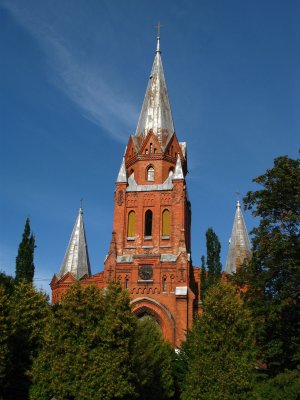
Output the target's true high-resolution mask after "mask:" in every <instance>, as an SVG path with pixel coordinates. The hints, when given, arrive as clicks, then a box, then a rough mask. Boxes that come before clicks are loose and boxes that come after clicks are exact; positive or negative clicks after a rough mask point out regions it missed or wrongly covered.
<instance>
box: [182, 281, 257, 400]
mask: <svg viewBox="0 0 300 400" xmlns="http://www.w3.org/2000/svg"><path fill="white" fill-rule="evenodd" d="M253 337H254V325H253V321H252V316H251V314H250V312H249V310H248V309H246V308H245V306H244V304H243V302H242V300H241V298H240V295H239V293H238V292H237V291H236V288H235V287H234V286H232V285H229V284H224V283H221V282H220V283H218V284H216V285H214V286H212V287H211V288H210V289H209V290H208V292H207V295H206V298H205V304H204V309H203V314H202V316H201V317H200V318H199V319H198V320H196V321H195V323H194V325H193V328H192V330H191V331H190V332H189V333H188V336H187V341H186V343H185V344H184V345H183V348H182V352H181V354H180V357H181V358H182V362H183V363H184V364H185V371H186V372H185V374H184V376H183V377H182V394H181V399H182V400H194V399H195V400H196V399H197V400H201V399H205V400H217V399H220V400H221V399H222V400H226V399H228V400H229V399H230V400H232V399H239V400H240V399H247V398H248V396H249V393H250V392H251V390H252V376H253V370H254V367H255V347H254V339H253Z"/></svg>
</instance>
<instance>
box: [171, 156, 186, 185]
mask: <svg viewBox="0 0 300 400" xmlns="http://www.w3.org/2000/svg"><path fill="white" fill-rule="evenodd" d="M173 179H184V175H183V171H182V165H181V160H180V156H179V154H178V155H177V161H176V167H175V172H174V175H173Z"/></svg>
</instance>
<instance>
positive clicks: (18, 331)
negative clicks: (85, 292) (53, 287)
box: [0, 281, 50, 400]
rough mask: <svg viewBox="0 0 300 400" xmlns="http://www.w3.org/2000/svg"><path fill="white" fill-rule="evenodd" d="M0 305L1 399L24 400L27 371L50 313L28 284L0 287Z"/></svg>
mask: <svg viewBox="0 0 300 400" xmlns="http://www.w3.org/2000/svg"><path fill="white" fill-rule="evenodd" d="M0 304H1V305H0V315H1V317H0V318H1V329H0V332H1V333H0V337H1V339H0V342H1V344H0V346H1V351H0V354H1V356H3V357H1V356H0V358H1V361H0V363H1V367H0V369H1V371H2V379H3V381H2V384H1V389H2V396H3V398H5V399H15V400H18V399H27V398H28V390H29V386H30V383H31V382H30V378H29V376H28V371H29V370H30V368H31V365H32V361H33V358H34V357H36V355H37V353H38V351H39V349H40V348H41V345H42V338H43V336H44V327H45V322H46V320H47V319H48V316H49V312H50V306H49V304H48V297H47V296H46V295H45V294H43V293H41V292H38V291H37V290H36V289H35V288H34V287H33V286H32V284H31V283H26V282H25V281H20V282H19V283H17V284H15V285H14V290H13V292H10V290H9V289H7V290H6V291H5V287H4V286H3V285H0Z"/></svg>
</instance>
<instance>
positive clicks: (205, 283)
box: [200, 228, 222, 301]
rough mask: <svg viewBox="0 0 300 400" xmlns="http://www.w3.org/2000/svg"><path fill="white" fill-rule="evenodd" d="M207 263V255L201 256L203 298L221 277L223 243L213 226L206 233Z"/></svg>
mask: <svg viewBox="0 0 300 400" xmlns="http://www.w3.org/2000/svg"><path fill="white" fill-rule="evenodd" d="M205 236H206V265H207V269H206V268H205V257H204V256H202V257H201V274H200V285H201V287H200V293H201V300H202V301H203V300H204V298H205V294H206V291H207V290H208V288H209V287H210V286H211V285H214V284H215V283H217V282H218V281H219V280H220V278H221V270H222V264H221V258H220V253H221V243H220V241H219V238H218V236H217V235H216V233H215V232H214V230H213V229H212V228H208V229H207V231H206V233H205Z"/></svg>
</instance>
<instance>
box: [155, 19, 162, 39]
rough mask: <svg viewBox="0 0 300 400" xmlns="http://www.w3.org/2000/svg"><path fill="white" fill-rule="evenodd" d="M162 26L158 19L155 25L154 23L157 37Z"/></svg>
mask: <svg viewBox="0 0 300 400" xmlns="http://www.w3.org/2000/svg"><path fill="white" fill-rule="evenodd" d="M162 26H163V25H162V24H161V23H160V21H158V23H157V25H155V28H156V29H157V37H158V38H159V37H160V28H161V27H162Z"/></svg>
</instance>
